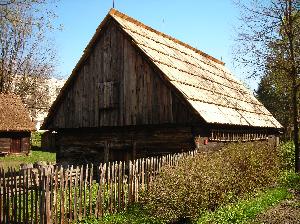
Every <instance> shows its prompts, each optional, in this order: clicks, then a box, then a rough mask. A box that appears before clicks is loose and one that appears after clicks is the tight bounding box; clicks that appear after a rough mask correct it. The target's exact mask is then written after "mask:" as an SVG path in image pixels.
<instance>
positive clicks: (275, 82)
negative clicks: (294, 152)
mask: <svg viewBox="0 0 300 224" xmlns="http://www.w3.org/2000/svg"><path fill="white" fill-rule="evenodd" d="M255 95H256V97H257V98H258V99H259V101H260V102H262V103H263V104H264V105H265V107H266V108H267V109H268V110H269V111H270V112H271V113H272V114H273V116H274V117H275V118H276V119H277V120H278V121H279V122H280V124H282V126H283V127H284V132H283V138H284V139H286V140H291V139H292V123H293V121H292V117H291V116H290V115H291V114H292V109H293V108H292V105H291V103H290V102H291V91H290V83H287V82H286V80H285V79H284V76H280V75H278V74H275V73H272V72H268V73H267V74H265V75H264V76H263V77H262V78H261V80H260V82H259V84H258V88H257V90H256V91H255Z"/></svg>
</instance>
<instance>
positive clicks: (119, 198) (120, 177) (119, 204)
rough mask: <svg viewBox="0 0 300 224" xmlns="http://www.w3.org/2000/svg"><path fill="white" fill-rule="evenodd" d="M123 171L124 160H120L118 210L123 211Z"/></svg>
mask: <svg viewBox="0 0 300 224" xmlns="http://www.w3.org/2000/svg"><path fill="white" fill-rule="evenodd" d="M122 171H123V167H122V161H120V163H118V211H121V208H122V207H121V200H122V199H121V196H122V194H121V189H122V187H121V184H122V183H123V181H122V180H123V178H122Z"/></svg>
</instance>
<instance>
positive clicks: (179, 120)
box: [42, 9, 281, 163]
mask: <svg viewBox="0 0 300 224" xmlns="http://www.w3.org/2000/svg"><path fill="white" fill-rule="evenodd" d="M42 128H43V129H47V130H50V131H51V132H55V134H54V135H55V146H53V147H56V149H57V159H58V161H62V160H64V161H68V162H72V163H83V162H90V161H92V162H99V161H107V160H127V159H132V158H138V157H145V156H153V155H157V154H165V153H170V152H179V151H182V150H189V149H193V148H195V147H201V146H202V145H203V144H204V145H206V147H209V146H215V145H216V143H218V142H227V141H238V140H240V141H250V140H252V141H253V140H265V139H267V138H268V136H270V135H275V134H277V133H278V131H279V129H280V128H281V125H280V124H279V123H278V122H277V121H276V120H275V119H274V117H273V116H272V115H271V114H270V112H269V111H268V110H266V108H265V107H264V106H263V105H262V104H261V103H260V102H259V101H258V100H257V99H256V98H255V97H254V96H253V95H252V93H251V92H250V91H249V90H248V89H247V88H245V87H244V86H243V84H242V83H241V82H240V81H238V80H237V79H235V78H234V77H233V75H232V74H231V73H230V71H229V70H228V69H227V68H226V67H225V66H224V63H223V62H221V61H219V60H217V59H215V58H213V57H211V56H209V55H207V54H205V53H203V52H202V51H199V50H197V49H195V48H193V47H191V46H189V45H187V44H185V43H183V42H181V41H179V40H177V39H175V38H173V37H170V36H168V35H166V34H163V33H161V32H159V31H156V30H154V29H152V28H150V27H148V26H146V25H144V24H142V23H141V22H138V21H136V20H135V19H133V18H130V17H128V16H126V15H124V14H122V13H120V12H118V11H116V10H114V9H112V10H110V12H109V13H108V15H107V16H106V17H105V19H104V20H103V22H102V23H101V24H100V25H99V27H98V28H97V30H96V33H95V34H94V36H93V38H92V39H91V41H90V42H89V44H88V46H87V47H86V49H85V51H84V54H83V56H82V57H81V59H80V60H79V62H78V63H77V65H76V67H75V68H74V70H73V72H72V74H71V76H70V77H69V79H68V80H67V82H66V84H65V86H64V87H63V88H62V90H61V92H60V94H59V96H58V97H57V99H56V101H55V102H54V104H53V105H52V107H51V108H50V111H49V114H48V117H47V118H46V120H45V122H44V124H43V126H42Z"/></svg>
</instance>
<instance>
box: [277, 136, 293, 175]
mask: <svg viewBox="0 0 300 224" xmlns="http://www.w3.org/2000/svg"><path fill="white" fill-rule="evenodd" d="M279 156H280V165H281V168H282V169H283V170H293V169H294V166H295V146H294V143H293V142H292V141H289V142H284V143H282V144H281V145H280V146H279Z"/></svg>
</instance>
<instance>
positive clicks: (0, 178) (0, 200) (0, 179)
mask: <svg viewBox="0 0 300 224" xmlns="http://www.w3.org/2000/svg"><path fill="white" fill-rule="evenodd" d="M0 183H1V185H0V223H3V212H2V209H3V205H2V203H3V198H2V195H3V169H2V168H1V167H0Z"/></svg>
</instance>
